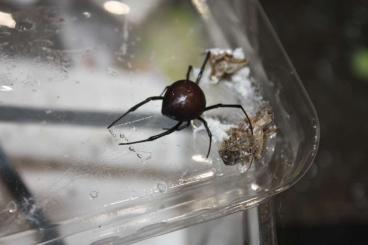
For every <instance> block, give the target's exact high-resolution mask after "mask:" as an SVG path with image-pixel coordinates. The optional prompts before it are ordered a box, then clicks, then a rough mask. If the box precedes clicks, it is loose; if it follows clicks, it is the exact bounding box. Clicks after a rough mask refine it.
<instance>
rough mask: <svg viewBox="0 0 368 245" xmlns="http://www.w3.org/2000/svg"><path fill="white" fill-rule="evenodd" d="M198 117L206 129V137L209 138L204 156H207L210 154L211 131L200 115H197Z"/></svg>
mask: <svg viewBox="0 0 368 245" xmlns="http://www.w3.org/2000/svg"><path fill="white" fill-rule="evenodd" d="M198 119H199V120H200V121H201V122H202V123H203V125H204V127H205V128H206V130H207V134H208V137H209V138H210V144H209V146H208V152H207V156H206V158H208V156H209V155H210V151H211V145H212V133H211V130H210V128H209V127H208V124H207V122H206V120H204V119H203V118H201V117H198Z"/></svg>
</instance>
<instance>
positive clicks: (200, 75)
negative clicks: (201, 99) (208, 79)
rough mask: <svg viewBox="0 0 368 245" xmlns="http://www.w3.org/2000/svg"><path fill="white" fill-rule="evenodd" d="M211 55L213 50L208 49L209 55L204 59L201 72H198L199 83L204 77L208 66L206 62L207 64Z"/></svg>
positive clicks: (197, 81)
mask: <svg viewBox="0 0 368 245" xmlns="http://www.w3.org/2000/svg"><path fill="white" fill-rule="evenodd" d="M210 56H211V52H210V51H208V52H207V55H206V58H205V59H204V61H203V64H202V67H201V70H200V71H199V73H198V77H197V80H196V82H195V83H196V84H198V83H199V81H200V80H201V78H202V74H203V71H204V68H205V67H206V64H207V61H208V59H209V58H210Z"/></svg>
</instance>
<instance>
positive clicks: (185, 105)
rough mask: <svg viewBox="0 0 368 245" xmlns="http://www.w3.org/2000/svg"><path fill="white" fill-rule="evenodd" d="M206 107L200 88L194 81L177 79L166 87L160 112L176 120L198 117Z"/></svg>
mask: <svg viewBox="0 0 368 245" xmlns="http://www.w3.org/2000/svg"><path fill="white" fill-rule="evenodd" d="M205 108H206V98H205V96H204V93H203V91H202V89H201V88H200V87H199V86H198V85H197V84H196V83H194V82H192V81H187V80H179V81H177V82H175V83H173V84H172V85H171V86H169V87H168V88H167V91H166V93H165V95H164V99H163V101H162V114H163V115H165V116H167V117H169V118H172V119H174V120H177V121H189V120H192V119H195V118H198V117H199V116H200V115H201V114H202V113H203V111H204V109H205Z"/></svg>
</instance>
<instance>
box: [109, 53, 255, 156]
mask: <svg viewBox="0 0 368 245" xmlns="http://www.w3.org/2000/svg"><path fill="white" fill-rule="evenodd" d="M210 56H211V53H210V52H208V53H207V55H206V58H205V60H204V62H203V64H202V67H201V70H200V71H199V73H198V76H197V79H196V81H195V82H192V81H191V80H189V76H190V73H191V71H192V66H189V68H188V71H187V76H186V79H185V80H179V81H176V82H174V83H173V84H172V85H170V86H168V87H166V88H165V90H164V96H152V97H148V98H147V99H145V100H143V101H141V102H139V103H138V104H136V105H135V106H133V107H132V108H130V109H129V110H128V111H127V112H125V113H124V114H123V115H122V116H120V117H119V118H118V119H116V120H115V121H113V122H112V123H111V124H110V125H109V126H108V127H107V128H111V127H112V126H114V125H115V124H116V123H117V122H118V121H120V120H121V119H122V118H123V117H125V116H126V115H127V114H128V113H130V112H132V111H135V110H137V109H138V108H139V107H141V106H142V105H144V104H146V103H148V102H150V101H152V100H162V108H161V113H162V114H163V115H164V116H167V117H169V118H171V119H174V120H176V121H178V123H177V124H175V125H174V126H173V127H172V128H170V129H168V130H166V131H164V132H162V133H160V134H157V135H153V136H151V137H149V138H148V139H144V140H138V141H133V142H126V143H120V144H119V145H132V144H137V143H143V142H147V141H153V140H155V139H158V138H161V137H163V136H165V135H168V134H171V133H173V132H175V131H179V130H182V129H184V128H186V127H187V126H189V124H190V121H191V120H193V119H198V120H200V121H201V122H202V123H203V125H204V127H205V129H206V131H207V134H208V137H209V139H210V143H209V146H208V151H207V157H208V156H209V154H210V151H211V143H212V134H211V131H210V129H209V127H208V125H207V122H206V120H204V119H203V118H202V117H201V115H202V113H203V112H205V111H208V110H212V109H216V108H220V107H231V108H238V109H241V110H242V111H243V113H244V114H245V116H246V118H247V120H248V122H249V128H250V130H251V132H252V134H253V127H252V124H251V122H250V119H249V117H248V114H247V113H246V112H245V110H244V108H243V107H242V106H241V105H228V104H227V105H226V104H216V105H212V106H208V107H206V97H205V95H204V93H203V91H202V89H201V88H200V87H199V86H198V83H199V81H200V80H201V77H202V74H203V71H204V68H205V66H206V64H207V61H208V59H209V58H210Z"/></svg>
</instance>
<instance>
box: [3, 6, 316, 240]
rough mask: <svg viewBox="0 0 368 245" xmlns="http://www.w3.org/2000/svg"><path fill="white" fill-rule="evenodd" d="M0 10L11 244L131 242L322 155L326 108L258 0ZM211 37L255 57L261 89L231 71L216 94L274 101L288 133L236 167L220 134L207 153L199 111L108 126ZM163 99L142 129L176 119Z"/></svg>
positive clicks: (190, 61)
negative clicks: (243, 87)
mask: <svg viewBox="0 0 368 245" xmlns="http://www.w3.org/2000/svg"><path fill="white" fill-rule="evenodd" d="M18 2H19V3H18ZM0 11H1V15H0V144H1V149H2V150H1V152H2V153H1V155H0V164H1V166H0V168H1V169H0V170H1V181H3V183H4V184H3V185H1V186H0V191H1V192H0V218H1V219H2V222H1V225H0V243H6V244H31V243H45V244H48V243H55V244H56V243H59V244H63V243H64V244H105V243H108V244H110V243H111V244H130V243H133V242H136V241H139V240H142V239H144V238H148V237H151V236H156V235H159V234H163V233H167V232H170V231H173V230H177V229H180V228H183V227H187V226H190V225H192V224H196V223H200V222H203V221H207V220H210V219H214V218H217V217H221V216H225V215H228V214H230V213H234V212H237V211H240V210H244V209H247V208H249V207H252V206H254V205H257V204H258V203H259V202H261V201H263V200H265V199H266V198H268V197H270V196H272V195H275V194H277V193H279V192H281V191H283V190H285V189H287V188H289V187H290V186H292V185H293V184H294V183H295V182H296V181H297V180H298V179H299V178H301V177H302V176H303V174H304V173H305V172H306V170H307V169H308V168H309V167H310V165H311V164H312V161H313V158H314V156H315V154H316V150H317V147H318V141H319V125H318V118H317V115H316V112H315V110H314V108H313V105H312V104H311V101H310V100H309V98H308V95H307V94H306V92H305V90H304V88H303V86H302V85H301V83H300V81H299V78H298V76H297V74H296V72H295V70H294V68H293V67H292V65H291V63H290V61H289V60H288V58H287V56H286V55H285V53H284V51H283V49H282V47H281V45H280V43H279V41H278V39H277V37H276V36H275V34H274V32H273V30H272V28H271V26H270V24H269V22H268V20H267V18H266V16H265V14H264V13H263V10H262V9H261V7H260V6H259V4H258V2H257V1H254V0H247V1H244V0H231V1H221V0H208V1H200V0H198V1H196V0H193V1H175V2H173V1H158V0H156V1H152V0H141V1H124V4H122V3H121V2H115V1H102V0H101V1H100V0H91V1H48V2H47V4H44V5H43V4H36V3H33V2H32V1H29V2H25V1H6V2H5V3H4V4H2V5H0ZM210 48H220V49H235V48H242V49H243V51H244V53H245V55H246V58H247V60H249V61H250V64H249V71H250V80H251V82H252V84H253V85H252V86H254V91H255V92H256V93H255V94H253V95H254V96H255V97H254V98H253V97H249V98H243V97H242V96H241V94H239V91H237V90H236V88H231V89H228V86H225V83H221V81H220V82H219V83H218V84H213V85H211V84H209V83H207V84H203V90H204V92H205V94H206V97H207V102H208V104H215V103H240V104H242V105H243V107H244V108H245V109H246V110H247V111H248V112H249V113H250V114H251V115H252V116H254V115H255V113H256V110H257V108H258V107H259V105H258V104H257V103H258V102H259V98H261V100H262V101H263V102H268V103H269V104H270V105H271V107H272V110H273V112H274V120H275V125H276V126H277V128H278V130H277V134H276V137H273V138H271V139H270V140H269V142H268V143H267V147H266V151H265V154H264V156H263V158H262V159H261V160H257V161H255V162H254V163H253V164H252V166H251V167H250V168H249V169H247V170H246V171H245V170H244V169H242V168H241V167H240V166H238V165H235V166H226V165H224V163H223V161H222V159H221V157H220V156H219V153H218V149H219V145H220V143H219V142H214V143H213V146H212V151H211V155H210V157H209V158H208V159H206V158H205V157H203V156H204V155H205V153H206V149H207V147H208V138H207V135H206V134H205V131H204V130H201V131H198V130H197V131H196V130H195V128H196V127H197V126H198V125H197V124H196V123H195V122H194V123H193V125H191V126H190V127H189V128H188V129H186V130H182V131H180V132H175V133H173V134H171V135H170V136H167V137H163V138H161V139H159V140H156V141H153V142H150V143H145V144H139V145H133V146H131V147H125V146H119V145H118V143H119V140H121V139H120V136H121V135H122V134H121V133H120V134H119V131H114V130H112V131H109V130H107V129H106V127H107V125H109V123H111V122H112V121H113V120H114V119H115V118H116V117H117V116H119V115H121V114H122V113H124V112H125V111H126V110H127V109H129V108H130V107H131V106H133V105H134V104H136V103H138V102H139V101H142V100H143V99H145V98H146V97H149V96H154V95H159V94H160V93H161V92H162V90H163V88H164V87H165V86H167V85H169V84H170V83H172V82H173V81H176V80H179V79H183V78H184V77H185V73H186V69H187V67H188V65H193V66H194V67H199V66H200V64H201V62H202V60H203V55H201V54H202V53H203V52H204V51H205V50H207V49H210ZM159 106H160V105H159V104H155V103H153V104H152V106H151V105H150V106H149V107H147V108H142V111H141V112H137V113H142V114H139V115H140V116H142V115H143V116H145V115H146V116H147V115H148V117H149V118H151V119H150V120H145V121H144V122H143V123H141V124H140V125H138V126H137V128H135V126H134V127H133V128H131V129H129V132H130V133H131V135H133V136H134V135H139V137H140V136H143V135H148V136H149V135H151V134H153V133H155V132H157V131H159V130H161V128H165V127H167V124H169V123H172V122H168V121H165V120H163V119H162V118H163V117H162V115H161V114H160V110H159ZM233 112H234V110H228V111H226V112H225V111H224V110H222V109H221V110H219V111H217V114H215V116H216V115H217V116H218V115H226V116H224V117H231V116H232V115H233V114H234V115H239V113H237V112H234V113H233ZM209 116H211V115H209ZM194 131H196V132H195V133H193V132H194Z"/></svg>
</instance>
